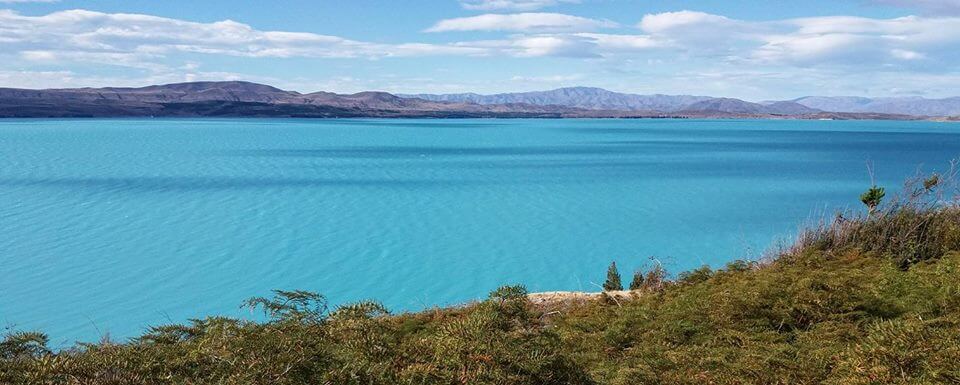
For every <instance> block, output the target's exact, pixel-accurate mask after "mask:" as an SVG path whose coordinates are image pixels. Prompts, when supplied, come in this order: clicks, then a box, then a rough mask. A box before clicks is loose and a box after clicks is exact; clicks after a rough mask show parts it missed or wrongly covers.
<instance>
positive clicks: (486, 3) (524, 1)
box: [460, 0, 580, 11]
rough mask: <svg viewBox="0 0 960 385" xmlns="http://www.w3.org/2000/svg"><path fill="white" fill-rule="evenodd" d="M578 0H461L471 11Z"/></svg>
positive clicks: (533, 7)
mask: <svg viewBox="0 0 960 385" xmlns="http://www.w3.org/2000/svg"><path fill="white" fill-rule="evenodd" d="M579 2H580V1H579V0H461V1H460V5H462V6H463V8H464V9H469V10H473V11H533V10H537V9H541V8H546V7H552V6H556V5H559V4H560V3H579Z"/></svg>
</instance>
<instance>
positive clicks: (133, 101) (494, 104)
mask: <svg viewBox="0 0 960 385" xmlns="http://www.w3.org/2000/svg"><path fill="white" fill-rule="evenodd" d="M954 115H960V98H948V99H923V98H881V99H868V98H858V97H804V98H799V99H794V100H787V101H769V102H761V103H753V102H748V101H744V100H740V99H733V98H715V97H709V96H693V95H659V94H658V95H636V94H626V93H618V92H612V91H608V90H604V89H601V88H589V87H571V88H560V89H556V90H551V91H539V92H523V93H507V94H496V95H479V94H447V95H436V94H416V95H393V94H389V93H386V92H359V93H355V94H336V93H330V92H313V93H306V94H304V93H300V92H296V91H286V90H282V89H279V88H276V87H271V86H268V85H263V84H256V83H250V82H242V81H226V82H190V83H177V84H166V85H154V86H148V87H140V88H120V87H106V88H67V89H42V90H34V89H16V88H0V117H122V116H251V117H261V116H262V117H318V118H324V117H434V118H461V117H462V118H467V117H478V118H487V117H492V118H509V117H521V118H591V117H593V118H606V117H613V118H658V117H677V118H684V117H687V118H737V117H742V118H794V119H918V118H921V117H948V116H954Z"/></svg>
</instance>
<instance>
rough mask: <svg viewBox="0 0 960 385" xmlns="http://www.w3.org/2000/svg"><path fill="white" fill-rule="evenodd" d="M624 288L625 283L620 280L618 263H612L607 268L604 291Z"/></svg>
mask: <svg viewBox="0 0 960 385" xmlns="http://www.w3.org/2000/svg"><path fill="white" fill-rule="evenodd" d="M618 290H623V283H622V282H621V281H620V272H619V271H617V263H616V262H613V263H611V264H610V268H608V269H607V281H606V282H604V283H603V291H618Z"/></svg>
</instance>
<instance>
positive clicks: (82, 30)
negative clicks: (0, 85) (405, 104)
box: [0, 10, 487, 65]
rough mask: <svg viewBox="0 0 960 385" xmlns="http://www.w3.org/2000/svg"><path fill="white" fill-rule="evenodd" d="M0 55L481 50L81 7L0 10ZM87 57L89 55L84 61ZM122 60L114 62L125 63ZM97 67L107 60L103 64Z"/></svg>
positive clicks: (373, 54)
mask: <svg viewBox="0 0 960 385" xmlns="http://www.w3.org/2000/svg"><path fill="white" fill-rule="evenodd" d="M0 52H5V53H21V54H22V55H23V56H24V58H26V59H31V58H33V59H42V58H44V57H49V56H51V55H55V56H57V57H58V58H64V59H75V60H81V61H90V62H100V60H99V59H97V58H107V61H113V57H114V56H116V55H125V56H139V57H141V58H142V59H149V58H150V57H159V56H163V55H167V54H170V53H174V52H190V53H204V54H216V55H229V56H244V57H318V58H357V57H361V58H379V57H392V56H416V55H481V54H486V53H487V52H486V51H485V50H483V49H478V48H474V47H469V46H463V45H450V44H447V45H444V44H378V43H369V42H362V41H355V40H349V39H344V38H341V37H337V36H328V35H319V34H313V33H302V32H285V31H260V30H256V29H254V28H252V27H250V26H249V25H246V24H242V23H238V22H235V21H232V20H224V21H219V22H214V23H197V22H189V21H183V20H178V19H170V18H163V17H156V16H149V15H139V14H122V13H114V14H108V13H100V12H92V11H85V10H70V11H62V12H55V13H51V14H48V15H43V16H24V15H20V14H18V13H16V12H13V11H10V10H0ZM85 59H90V60H85ZM127 62H128V61H127V60H122V61H119V62H118V63H116V64H121V65H123V64H125V63H127ZM103 64H110V63H108V62H104V63H103Z"/></svg>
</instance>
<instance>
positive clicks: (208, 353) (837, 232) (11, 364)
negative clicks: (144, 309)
mask: <svg viewBox="0 0 960 385" xmlns="http://www.w3.org/2000/svg"><path fill="white" fill-rule="evenodd" d="M958 250H960V212H958V210H957V209H955V208H946V209H944V208H937V209H929V210H915V209H911V208H903V207H898V208H894V209H891V210H889V211H887V212H884V213H881V214H879V215H877V216H875V217H872V218H871V219H864V218H860V219H855V220H848V221H845V222H843V223H839V222H838V223H834V224H833V225H831V226H827V227H824V228H821V229H816V230H813V231H811V232H810V233H808V234H806V235H805V236H804V237H802V240H801V242H800V244H799V245H798V246H797V247H795V248H793V249H791V250H788V251H785V252H783V253H782V255H780V256H779V257H778V258H776V259H775V260H772V261H768V262H766V263H762V264H757V263H748V262H736V263H732V264H731V265H729V266H728V267H727V268H726V269H723V270H720V271H709V270H708V269H701V270H697V271H693V272H689V273H686V274H681V276H680V277H679V278H678V279H676V280H674V281H672V282H668V283H666V284H664V285H648V286H647V287H645V288H643V289H641V290H640V291H639V292H638V293H639V295H638V297H637V298H636V299H634V300H632V301H629V302H623V303H616V302H613V301H602V300H601V301H592V302H587V303H583V304H567V305H565V306H562V305H557V306H560V307H559V308H542V307H535V306H533V305H531V304H530V303H529V302H528V301H527V300H526V299H525V298H526V297H525V296H523V291H522V290H519V288H512V289H511V288H505V289H502V290H499V291H498V292H495V293H493V294H492V296H491V299H490V300H487V301H484V302H481V303H477V304H472V305H469V306H465V307H462V308H452V309H436V310H433V311H425V312H422V313H417V314H402V315H396V316H389V315H385V313H384V309H382V308H381V307H380V306H379V305H377V304H375V303H360V304H356V305H353V306H348V307H345V308H340V309H337V310H335V311H333V312H327V311H326V309H325V307H324V302H323V300H322V298H321V297H317V296H314V295H312V294H310V293H301V292H294V293H278V294H279V295H278V296H277V297H275V298H266V299H263V298H261V299H257V300H254V301H253V303H252V304H254V305H259V306H261V307H263V308H264V309H266V310H267V311H268V313H269V314H270V315H271V316H272V321H270V322H266V323H250V322H245V321H238V320H232V319H224V318H211V319H205V320H198V321H194V322H192V323H190V324H187V325H171V326H164V327H158V328H156V329H154V330H153V331H151V332H150V333H148V334H146V335H144V336H143V337H141V338H139V339H137V340H134V341H131V342H128V343H122V344H115V343H109V342H104V343H100V344H95V345H85V346H79V347H77V348H75V349H72V350H69V351H65V352H61V353H59V354H54V353H50V352H48V351H46V350H45V349H44V347H43V346H42V342H43V340H44V339H43V338H42V337H43V336H42V335H34V334H28V333H20V334H17V333H14V334H10V335H9V336H8V337H7V339H6V340H5V341H3V342H2V343H0V383H5V382H9V383H38V384H40V383H44V384H46V383H50V384H53V383H57V384H60V383H67V384H144V383H147V384H153V383H157V384H698V385H702V384H820V383H823V384H891V383H893V384H897V383H903V384H944V383H960V252H958Z"/></svg>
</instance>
